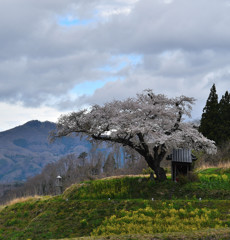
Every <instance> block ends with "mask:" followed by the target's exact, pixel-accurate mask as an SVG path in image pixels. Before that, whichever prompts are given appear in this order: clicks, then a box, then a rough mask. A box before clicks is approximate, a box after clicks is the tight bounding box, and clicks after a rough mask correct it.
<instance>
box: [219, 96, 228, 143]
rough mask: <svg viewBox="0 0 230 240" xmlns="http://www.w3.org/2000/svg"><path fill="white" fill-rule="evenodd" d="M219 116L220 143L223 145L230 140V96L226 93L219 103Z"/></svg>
mask: <svg viewBox="0 0 230 240" xmlns="http://www.w3.org/2000/svg"><path fill="white" fill-rule="evenodd" d="M219 115H220V132H221V139H220V141H219V142H220V143H225V142H226V141H227V140H229V138H230V94H229V93H228V91H226V93H225V95H223V96H222V98H221V100H220V103H219Z"/></svg>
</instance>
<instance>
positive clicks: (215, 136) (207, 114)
mask: <svg viewBox="0 0 230 240" xmlns="http://www.w3.org/2000/svg"><path fill="white" fill-rule="evenodd" d="M219 122H220V115H219V104H218V95H217V93H216V86H215V84H213V86H212V88H211V91H210V94H209V97H208V99H207V102H206V105H205V107H204V109H203V114H202V118H201V122H200V127H199V131H200V132H201V133H202V134H203V135H204V136H205V137H207V138H209V139H211V140H214V141H215V142H216V143H217V144H218V143H219V139H220V138H219V133H220V128H219Z"/></svg>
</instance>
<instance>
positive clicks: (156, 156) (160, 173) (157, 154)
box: [144, 146, 167, 181]
mask: <svg viewBox="0 0 230 240" xmlns="http://www.w3.org/2000/svg"><path fill="white" fill-rule="evenodd" d="M166 154H167V151H166V149H165V148H164V146H158V147H154V148H153V155H152V154H148V155H146V156H144V157H145V160H146V162H147V163H148V165H149V167H150V168H151V169H152V170H153V171H154V173H155V174H156V180H158V181H165V180H166V179H167V178H166V172H165V170H164V169H163V168H162V167H160V163H161V161H162V160H163V159H164V157H165V155H166Z"/></svg>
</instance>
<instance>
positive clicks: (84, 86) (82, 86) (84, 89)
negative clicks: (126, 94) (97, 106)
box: [71, 77, 122, 95]
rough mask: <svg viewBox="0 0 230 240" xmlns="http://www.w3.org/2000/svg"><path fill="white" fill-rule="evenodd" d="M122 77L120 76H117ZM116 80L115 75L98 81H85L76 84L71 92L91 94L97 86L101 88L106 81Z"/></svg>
mask: <svg viewBox="0 0 230 240" xmlns="http://www.w3.org/2000/svg"><path fill="white" fill-rule="evenodd" d="M119 79H122V78H119ZM116 80H117V77H108V78H106V79H105V80H98V81H86V82H83V83H79V84H77V85H76V86H75V87H74V88H73V89H72V90H71V93H73V94H77V95H83V94H86V95H92V94H93V93H94V92H95V90H97V89H98V88H102V87H103V86H104V85H105V84H106V83H108V82H114V81H116Z"/></svg>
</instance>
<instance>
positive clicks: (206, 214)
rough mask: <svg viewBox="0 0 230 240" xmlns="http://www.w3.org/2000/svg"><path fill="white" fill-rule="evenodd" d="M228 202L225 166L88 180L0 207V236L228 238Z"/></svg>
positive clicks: (229, 175) (229, 178)
mask: <svg viewBox="0 0 230 240" xmlns="http://www.w3.org/2000/svg"><path fill="white" fill-rule="evenodd" d="M229 206H230V170H226V169H225V170H224V169H211V170H210V169H209V170H206V171H203V172H201V173H199V180H198V181H196V182H186V181H183V182H182V181H181V183H173V182H171V181H170V180H168V181H166V182H163V183H158V182H154V181H150V180H148V178H147V177H144V176H142V177H140V176H136V177H135V176H126V177H121V178H110V179H103V180H96V181H88V182H83V183H81V184H76V185H72V186H71V187H70V188H68V189H67V190H66V191H65V192H64V193H63V194H62V195H59V196H55V197H49V196H47V197H37V198H30V199H27V200H23V201H18V202H17V203H14V204H9V205H7V206H4V207H2V210H1V211H0V229H1V230H0V239H15V240H16V239H61V238H66V239H70V238H75V239H76V238H78V237H85V239H88V238H89V237H90V236H91V238H92V239H230V228H229V227H230V212H229V211H230V208H229ZM106 236H107V237H106ZM108 236H109V237H108ZM195 236H196V237H197V238H194V237H195ZM81 239H82V238H81Z"/></svg>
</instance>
